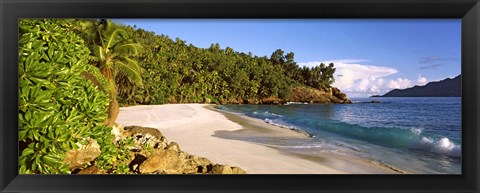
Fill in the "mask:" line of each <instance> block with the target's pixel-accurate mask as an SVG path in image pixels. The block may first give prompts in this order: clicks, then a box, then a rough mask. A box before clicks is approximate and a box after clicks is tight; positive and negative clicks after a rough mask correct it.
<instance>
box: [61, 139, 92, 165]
mask: <svg viewBox="0 0 480 193" xmlns="http://www.w3.org/2000/svg"><path fill="white" fill-rule="evenodd" d="M87 142H88V143H87V144H86V145H79V146H80V148H78V149H72V150H70V151H68V152H67V153H66V154H65V160H64V162H65V163H67V164H68V165H69V166H70V168H71V169H76V168H79V167H81V166H83V165H84V164H86V163H88V162H91V161H93V160H95V158H97V157H98V156H99V155H100V153H101V151H100V145H98V143H97V141H95V140H94V139H91V138H88V139H87Z"/></svg>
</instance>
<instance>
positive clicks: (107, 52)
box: [74, 19, 143, 126]
mask: <svg viewBox="0 0 480 193" xmlns="http://www.w3.org/2000/svg"><path fill="white" fill-rule="evenodd" d="M74 30H76V31H77V32H78V33H79V34H80V35H81V36H82V37H83V38H84V40H85V41H86V43H87V44H88V45H92V46H91V47H90V50H91V51H92V52H93V53H95V55H96V58H95V59H94V60H93V61H92V62H93V65H94V66H96V67H98V68H99V69H100V71H101V72H102V74H103V75H104V76H105V78H106V79H107V81H108V84H109V88H110V89H109V90H110V93H108V94H109V95H110V107H109V109H108V119H107V120H106V122H105V124H106V125H109V126H111V125H112V124H113V123H114V122H115V120H116V118H117V116H118V112H119V109H118V102H117V100H116V98H117V84H116V81H115V78H116V77H119V78H123V77H125V78H126V79H128V81H124V80H122V81H118V82H120V83H122V82H123V83H125V82H128V83H130V84H131V85H137V86H141V87H143V84H142V76H141V68H140V66H139V65H138V62H137V61H136V60H135V59H133V57H135V56H137V55H138V54H139V53H140V51H141V50H142V47H141V45H140V44H139V43H136V42H135V41H134V40H133V38H131V36H130V35H129V34H128V33H127V32H126V31H125V30H124V29H121V28H120V27H118V26H117V25H115V24H113V23H112V22H111V21H109V20H106V19H89V20H81V21H80V26H79V27H76V28H74Z"/></svg>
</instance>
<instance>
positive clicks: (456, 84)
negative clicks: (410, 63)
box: [372, 75, 462, 97]
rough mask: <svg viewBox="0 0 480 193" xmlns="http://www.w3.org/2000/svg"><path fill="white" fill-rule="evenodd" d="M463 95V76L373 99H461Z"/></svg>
mask: <svg viewBox="0 0 480 193" xmlns="http://www.w3.org/2000/svg"><path fill="white" fill-rule="evenodd" d="M461 94H462V75H458V76H457V77H455V78H453V79H451V78H447V79H444V80H441V81H437V82H429V83H427V84H426V85H424V86H414V87H411V88H406V89H394V90H391V91H390V92H388V93H386V94H384V95H383V96H379V95H375V96H372V97H460V96H461Z"/></svg>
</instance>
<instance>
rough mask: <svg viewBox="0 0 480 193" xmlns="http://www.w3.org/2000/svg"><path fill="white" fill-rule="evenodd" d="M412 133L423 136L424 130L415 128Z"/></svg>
mask: <svg viewBox="0 0 480 193" xmlns="http://www.w3.org/2000/svg"><path fill="white" fill-rule="evenodd" d="M410 131H411V132H412V133H414V134H415V135H420V134H422V132H423V129H422V128H418V127H415V128H412V129H410Z"/></svg>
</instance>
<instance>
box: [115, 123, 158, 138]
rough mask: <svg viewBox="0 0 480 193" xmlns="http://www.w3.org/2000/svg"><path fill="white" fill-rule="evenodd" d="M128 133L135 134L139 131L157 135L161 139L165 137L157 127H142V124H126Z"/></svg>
mask: <svg viewBox="0 0 480 193" xmlns="http://www.w3.org/2000/svg"><path fill="white" fill-rule="evenodd" d="M124 129H125V131H126V134H127V135H130V136H131V135H133V134H137V133H144V134H147V133H148V134H150V135H153V136H155V137H156V138H157V139H161V138H162V137H163V135H162V132H160V131H159V130H158V129H155V128H150V127H140V126H126V127H125V128H124Z"/></svg>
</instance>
